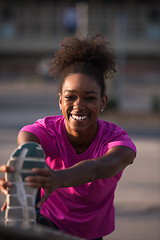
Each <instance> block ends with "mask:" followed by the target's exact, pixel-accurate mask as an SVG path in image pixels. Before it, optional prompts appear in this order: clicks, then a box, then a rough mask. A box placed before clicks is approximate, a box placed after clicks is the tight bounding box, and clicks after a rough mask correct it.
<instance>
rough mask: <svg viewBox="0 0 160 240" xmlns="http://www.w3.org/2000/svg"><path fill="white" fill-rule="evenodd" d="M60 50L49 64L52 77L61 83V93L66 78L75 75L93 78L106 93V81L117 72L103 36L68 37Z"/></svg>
mask: <svg viewBox="0 0 160 240" xmlns="http://www.w3.org/2000/svg"><path fill="white" fill-rule="evenodd" d="M60 46H61V48H60V50H59V51H58V52H57V53H55V56H54V58H53V59H51V60H50V62H49V71H50V74H51V76H53V77H54V78H55V79H56V80H58V81H59V84H60V85H59V87H60V91H61V89H62V85H63V82H64V80H65V78H66V77H67V76H68V75H70V74H74V73H83V74H87V75H89V76H92V77H93V78H94V79H95V81H96V82H97V83H98V85H99V86H100V87H101V95H102V96H103V95H104V93H105V80H104V79H108V78H110V77H111V76H112V75H113V73H115V72H116V70H115V56H114V54H113V53H112V51H111V48H110V43H109V42H107V41H106V40H105V38H104V37H103V36H102V35H101V34H97V35H95V36H92V37H86V38H80V37H77V36H72V37H67V38H64V40H63V41H62V42H61V43H60Z"/></svg>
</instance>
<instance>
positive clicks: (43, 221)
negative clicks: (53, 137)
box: [37, 214, 103, 240]
mask: <svg viewBox="0 0 160 240" xmlns="http://www.w3.org/2000/svg"><path fill="white" fill-rule="evenodd" d="M37 223H38V224H41V225H43V226H46V227H50V228H52V229H56V230H58V227H57V226H56V225H55V224H54V223H53V222H52V221H51V220H49V219H48V218H46V217H44V216H43V215H41V214H39V216H38V218H37ZM102 239H103V238H102V237H101V238H96V239H93V240H102Z"/></svg>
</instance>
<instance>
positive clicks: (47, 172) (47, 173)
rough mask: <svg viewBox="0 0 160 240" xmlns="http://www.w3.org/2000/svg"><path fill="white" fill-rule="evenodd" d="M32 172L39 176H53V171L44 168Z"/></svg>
mask: <svg viewBox="0 0 160 240" xmlns="http://www.w3.org/2000/svg"><path fill="white" fill-rule="evenodd" d="M32 172H33V173H36V174H38V175H42V176H47V177H48V176H50V175H51V174H52V173H51V170H50V169H48V168H43V169H42V168H33V169H32Z"/></svg>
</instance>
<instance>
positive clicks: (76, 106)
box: [73, 98, 85, 109]
mask: <svg viewBox="0 0 160 240" xmlns="http://www.w3.org/2000/svg"><path fill="white" fill-rule="evenodd" d="M73 108H74V109H84V108H85V103H84V100H83V99H80V98H78V99H76V101H75V102H74V106H73Z"/></svg>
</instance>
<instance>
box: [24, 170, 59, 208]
mask: <svg viewBox="0 0 160 240" xmlns="http://www.w3.org/2000/svg"><path fill="white" fill-rule="evenodd" d="M32 172H33V173H35V174H37V176H29V177H26V179H25V181H26V184H27V185H28V186H29V187H33V188H44V190H45V193H44V195H43V197H42V198H41V200H40V201H39V202H38V203H37V207H38V208H40V207H41V205H42V204H43V203H44V202H45V201H46V200H47V198H48V197H49V196H50V194H51V193H52V192H54V191H55V190H56V189H57V187H58V184H57V183H58V181H57V180H56V179H57V177H56V175H57V174H56V172H55V171H52V170H51V169H48V168H45V169H40V168H34V169H32Z"/></svg>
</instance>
